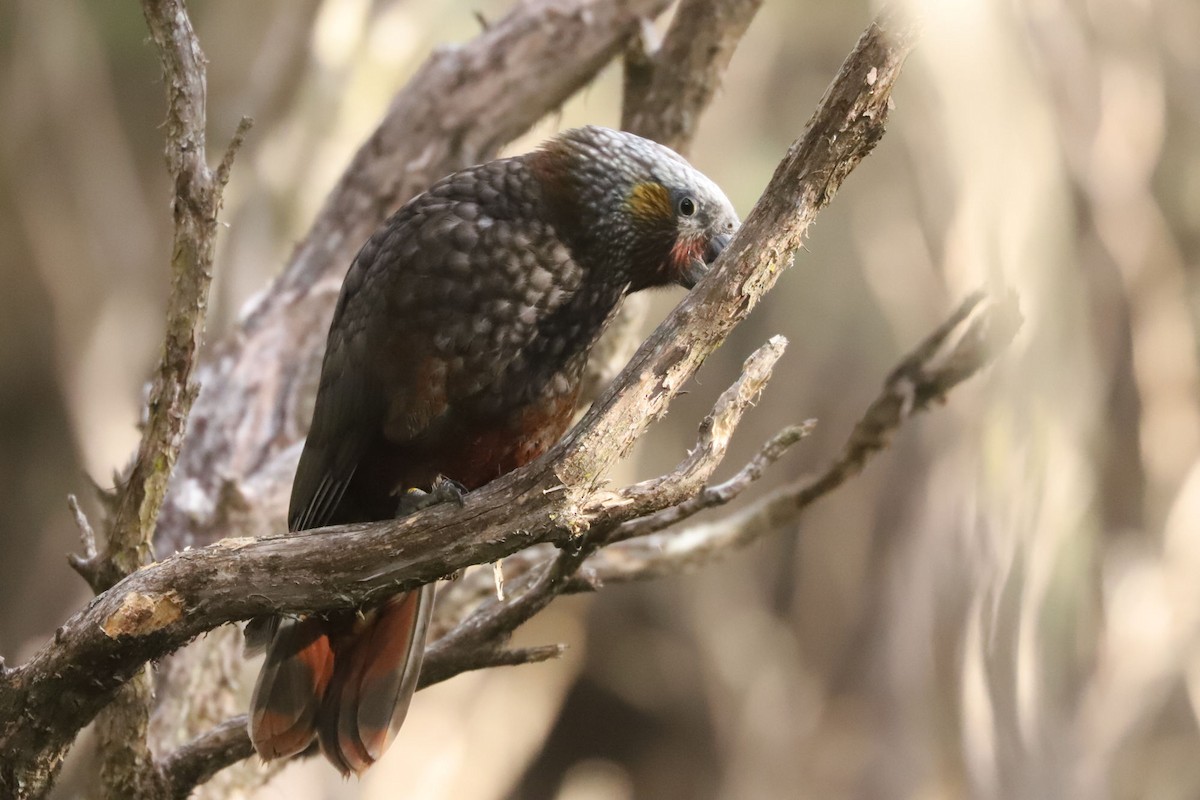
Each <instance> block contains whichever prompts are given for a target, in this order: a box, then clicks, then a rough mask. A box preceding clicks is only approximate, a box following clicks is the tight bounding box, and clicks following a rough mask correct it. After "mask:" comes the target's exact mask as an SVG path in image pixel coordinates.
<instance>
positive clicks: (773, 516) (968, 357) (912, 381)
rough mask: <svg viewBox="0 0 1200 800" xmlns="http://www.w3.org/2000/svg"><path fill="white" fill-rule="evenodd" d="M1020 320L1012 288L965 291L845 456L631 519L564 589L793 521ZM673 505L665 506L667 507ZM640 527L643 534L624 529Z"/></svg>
mask: <svg viewBox="0 0 1200 800" xmlns="http://www.w3.org/2000/svg"><path fill="white" fill-rule="evenodd" d="M1020 325H1021V315H1020V311H1019V309H1018V306H1017V299H1016V296H1015V295H1012V294H1008V295H1006V296H1004V297H1002V298H991V297H987V296H985V295H983V294H981V293H976V294H973V295H971V296H970V297H968V298H967V299H966V300H964V301H963V303H962V304H961V305H960V306H959V307H958V309H957V310H956V311H955V312H954V314H952V315H951V317H950V318H949V319H947V320H946V321H945V322H944V323H942V324H941V325H940V326H939V327H938V328H937V330H935V331H934V332H933V333H932V334H931V335H930V336H929V337H927V338H926V339H925V340H924V341H923V342H922V343H921V344H920V345H919V346H918V347H917V348H916V349H914V350H913V351H912V352H911V353H910V354H909V355H908V356H907V357H905V359H904V360H903V361H901V362H900V364H899V365H898V366H897V367H896V368H895V369H894V370H892V372H891V374H890V375H889V376H888V378H887V380H886V381H885V383H884V387H883V390H882V391H881V392H880V394H879V396H878V397H877V398H876V399H875V400H874V401H873V402H872V403H871V405H870V406H869V407H868V408H867V411H866V413H864V414H863V416H862V418H861V419H860V420H859V421H858V423H857V424H856V425H855V426H854V429H853V430H852V431H851V432H850V435H849V437H847V440H846V444H845V445H844V446H843V448H842V451H841V453H840V455H839V456H838V457H837V458H836V459H834V461H833V463H831V464H830V465H829V466H828V467H826V468H825V470H824V471H822V472H821V473H820V474H819V475H817V476H816V477H815V478H811V479H808V480H802V481H798V482H796V483H794V484H792V485H790V486H785V487H783V488H781V489H777V490H776V491H774V492H773V493H771V494H769V495H768V496H766V497H764V498H763V499H761V500H759V501H758V502H756V503H754V504H753V505H751V506H749V507H747V508H745V509H743V510H742V511H740V512H737V513H734V514H731V515H729V516H727V517H724V518H722V519H719V520H717V521H715V522H711V523H705V524H700V525H695V526H692V527H688V528H684V529H681V530H672V531H666V532H663V533H654V534H652V535H646V534H647V533H649V531H651V530H654V526H653V525H650V524H646V526H645V528H642V527H641V526H642V525H643V524H644V523H649V522H650V521H651V520H654V519H655V517H646V518H644V519H641V520H634V521H631V522H629V523H626V525H625V526H622V527H623V528H624V531H622V530H621V529H618V532H617V534H616V536H615V537H614V539H616V538H624V539H627V541H622V542H620V543H617V544H613V545H612V546H611V547H607V548H605V549H603V550H601V551H600V552H598V553H597V554H595V555H594V556H592V557H590V558H589V559H588V560H587V562H586V563H585V564H584V565H583V567H582V568H581V570H580V575H579V577H578V578H576V579H574V580H572V581H571V582H570V583H569V585H567V586H565V587H564V591H570V592H576V591H592V590H594V589H595V588H596V587H597V586H601V585H606V584H611V583H628V582H631V581H643V580H649V579H652V578H657V577H661V576H663V575H667V574H674V573H678V572H682V571H685V570H689V569H693V568H695V567H698V566H701V565H703V564H707V563H709V562H711V561H713V560H716V559H718V558H723V557H725V556H727V555H729V554H731V553H733V552H735V551H736V550H738V549H740V548H743V547H745V546H747V545H749V544H751V543H752V542H754V541H757V540H758V539H760V538H762V537H763V536H767V535H770V534H773V533H778V532H779V531H781V530H786V529H787V528H788V527H789V526H791V525H793V524H794V523H795V521H796V520H797V519H798V518H799V517H800V515H801V514H802V513H803V511H804V510H805V509H807V508H808V507H809V506H811V505H812V504H813V503H815V502H816V501H817V500H819V499H820V498H822V497H824V496H826V495H827V494H829V493H830V492H832V491H833V490H834V489H836V488H837V487H839V486H840V485H842V484H843V483H844V482H845V481H846V480H848V479H849V478H851V477H853V476H854V475H857V474H858V473H859V472H861V471H862V470H863V468H864V467H865V466H866V463H867V461H868V460H869V459H870V457H871V456H872V455H874V454H876V453H878V452H880V451H882V450H883V449H884V448H886V447H887V445H888V443H889V441H890V440H891V436H892V434H893V433H894V432H895V431H896V430H897V429H898V428H899V427H900V426H901V425H902V424H903V423H904V422H905V421H906V420H908V419H909V418H911V417H912V416H913V415H915V414H917V413H920V412H922V411H925V410H926V409H928V408H929V407H930V406H931V405H932V404H933V403H934V402H936V401H937V400H939V399H941V398H943V397H944V396H945V395H946V393H947V392H949V391H950V390H951V389H953V388H954V387H955V386H957V385H958V384H959V383H961V382H962V381H964V380H966V379H967V378H969V377H971V376H972V375H974V374H975V373H977V372H979V371H980V370H982V369H984V368H986V367H987V366H988V365H989V364H990V363H991V362H992V361H993V359H995V358H996V356H997V355H998V354H999V353H1001V352H1003V351H1004V349H1005V348H1006V347H1007V346H1008V345H1009V344H1010V343H1011V341H1012V339H1013V337H1014V336H1016V333H1017V331H1018V329H1019V328H1020ZM668 513H670V512H669V511H664V512H660V514H668ZM629 532H635V533H634V534H633V535H635V536H637V537H638V538H630V537H629V536H628V535H626V536H622V534H623V533H626V534H627V533H629Z"/></svg>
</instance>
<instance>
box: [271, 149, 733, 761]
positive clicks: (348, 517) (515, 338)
mask: <svg viewBox="0 0 1200 800" xmlns="http://www.w3.org/2000/svg"><path fill="white" fill-rule="evenodd" d="M737 224H738V219H737V215H736V213H735V212H734V210H733V208H732V206H731V205H730V203H729V201H728V200H727V199H726V198H725V195H724V194H722V192H721V190H720V189H719V188H717V186H716V185H715V184H713V182H712V181H710V180H709V179H708V178H706V177H705V176H704V175H702V174H700V173H699V172H698V171H696V170H695V169H694V168H693V167H691V166H690V165H689V164H688V163H687V162H686V161H685V160H684V159H683V158H682V157H680V156H679V155H678V154H676V153H674V152H672V151H671V150H669V149H667V148H665V147H663V146H661V145H658V144H655V143H654V142H651V141H648V140H646V139H643V138H640V137H638V136H634V135H632V134H629V133H622V132H619V131H613V130H608V129H606V128H599V127H586V128H579V129H576V130H571V131H567V132H566V133H563V134H561V135H559V136H558V137H556V138H554V139H552V140H550V141H549V142H547V143H546V144H545V145H543V146H542V147H541V148H540V149H539V150H536V151H535V152H532V153H528V154H526V155H522V156H517V157H515V158H505V159H500V160H498V161H492V162H489V163H487V164H481V165H479V166H475V167H471V168H469V169H465V170H463V171H461V172H456V173H454V174H452V175H449V176H447V177H445V178H443V179H442V180H440V181H438V182H437V183H436V184H434V185H433V186H432V187H431V188H430V189H429V190H428V191H426V192H425V193H423V194H421V195H419V196H417V197H415V198H413V199H412V200H411V201H409V202H408V203H406V204H405V205H404V206H403V207H402V208H400V210H399V211H397V212H396V213H395V214H393V215H392V216H391V218H389V219H388V220H387V222H385V223H384V225H383V227H381V228H380V229H379V230H378V231H376V232H375V234H374V235H372V236H371V238H370V239H369V240H368V241H367V243H366V244H365V245H363V247H362V249H361V250H360V251H359V253H358V255H357V256H356V257H355V259H354V262H353V263H352V264H351V265H350V270H349V272H348V273H347V275H346V280H345V284H344V285H343V287H342V292H341V296H340V297H339V299H338V303H337V309H336V311H335V313H334V317H333V323H332V325H331V326H330V330H329V340H328V345H327V349H326V353H325V361H324V364H323V367H322V372H321V379H320V384H319V388H318V391H317V399H316V406H315V409H314V412H313V420H312V427H311V429H310V431H309V434H308V440H307V442H306V443H305V446H304V452H303V454H302V455H301V457H300V465H299V468H298V469H297V472H296V478H295V482H294V483H293V485H292V495H291V505H290V509H289V512H288V526H289V528H290V529H291V530H306V529H309V528H318V527H322V526H326V525H333V524H339V523H351V522H365V521H376V520H383V519H389V518H392V517H394V516H395V515H396V514H397V513H398V512H402V511H403V510H404V497H405V496H406V494H407V493H409V492H410V491H411V490H413V489H419V490H426V491H428V490H431V487H432V486H433V485H434V484H435V483H437V482H438V481H439V480H440V479H441V478H442V477H443V476H444V477H445V478H449V479H452V480H453V481H456V482H458V483H460V484H461V485H462V486H464V487H466V488H467V489H475V488H478V487H480V486H482V485H483V484H485V483H487V482H488V481H491V480H492V479H494V478H496V477H498V476H500V475H503V474H505V473H507V472H509V471H510V470H513V469H516V468H517V467H519V466H521V465H523V464H526V463H528V462H529V461H531V460H533V459H535V458H537V457H538V456H539V455H540V454H542V453H543V452H545V451H546V449H547V448H549V447H550V446H551V445H552V444H553V443H554V442H555V441H556V440H557V439H558V438H559V437H560V436H561V435H562V434H563V432H564V431H565V430H566V427H567V425H568V423H569V422H570V420H571V417H572V414H573V413H574V411H575V406H576V401H577V400H578V395H579V386H580V380H581V377H582V375H583V371H584V367H585V365H586V364H587V359H588V353H589V351H590V350H591V348H592V345H593V344H594V343H595V342H596V339H597V338H598V337H599V336H600V333H601V331H602V330H603V329H604V326H605V325H606V323H607V322H608V320H609V319H610V318H611V317H612V315H613V313H614V311H615V310H616V309H617V307H618V305H619V304H620V302H621V299H622V297H623V296H624V295H625V294H626V293H628V292H634V291H638V290H640V289H646V288H651V287H656V286H666V285H669V284H681V285H683V286H685V287H691V286H692V285H693V284H694V283H695V282H696V281H697V280H698V279H699V277H700V276H701V275H703V273H704V271H705V270H706V268H707V264H709V263H711V262H712V260H713V259H714V258H715V257H716V256H717V255H718V254H719V253H720V252H721V250H722V248H724V246H725V244H726V243H727V241H728V239H729V236H730V234H732V233H733V231H734V229H735V228H736V227H737ZM433 597H434V588H433V586H432V585H429V586H425V587H424V588H423V589H421V590H418V591H414V592H409V593H406V594H401V595H397V596H395V597H393V598H391V599H389V600H387V601H385V602H384V603H382V604H381V605H378V606H375V607H372V608H367V609H359V610H357V611H347V612H344V613H333V614H319V615H318V614H313V615H309V616H305V617H301V618H298V619H296V618H286V619H283V618H275V619H272V620H259V621H255V622H252V624H251V626H250V628H248V631H247V638H248V644H249V645H250V646H251V647H253V642H252V641H250V640H253V639H258V641H259V643H260V646H265V647H266V651H267V653H266V660H265V662H264V664H263V667H262V672H261V673H260V674H259V678H258V684H257V686H256V687H255V690H254V697H253V700H252V701H251V714H250V737H251V739H252V740H253V742H254V747H255V749H256V750H257V751H258V753H259V755H261V756H262V757H263V758H264V759H273V758H282V757H286V756H290V755H293V754H295V753H299V752H301V751H303V750H305V749H306V748H308V747H309V746H310V745H311V743H312V741H313V739H314V737H315V738H316V739H317V740H319V742H320V747H321V750H322V751H323V752H324V754H325V756H326V757H327V758H328V759H329V760H330V762H332V763H333V765H334V766H335V767H337V768H338V769H339V770H340V771H341V772H343V773H350V772H356V773H358V772H362V771H363V770H364V769H366V768H367V767H368V766H370V765H371V764H372V763H373V762H375V761H376V760H378V759H379V757H380V756H381V755H382V754H383V752H384V750H385V749H386V748H387V746H388V744H389V743H390V742H391V740H392V738H393V737H394V736H395V734H396V731H397V729H398V728H399V726H400V723H401V722H402V721H403V719H404V715H405V713H406V711H407V709H408V704H409V700H410V699H411V697H412V693H413V690H414V689H415V688H416V685H417V675H418V672H419V670H420V667H421V657H422V653H423V650H424V646H425V630H426V627H427V625H428V622H429V617H430V613H431V610H432V607H433Z"/></svg>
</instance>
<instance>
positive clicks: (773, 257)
mask: <svg viewBox="0 0 1200 800" xmlns="http://www.w3.org/2000/svg"><path fill="white" fill-rule="evenodd" d="M913 38H914V31H913V30H912V29H911V28H910V27H909V26H907V25H905V24H903V23H899V22H897V21H896V20H894V19H892V18H890V17H882V18H881V19H880V20H879V21H877V22H876V23H875V24H872V25H871V26H870V27H869V28H868V30H867V31H866V32H865V33H864V34H863V36H862V38H861V39H860V40H859V43H858V45H857V46H856V48H855V49H854V51H853V52H852V53H851V55H850V56H849V57H848V58H847V60H846V62H845V64H844V65H843V67H842V69H841V71H840V73H839V75H838V77H837V78H836V79H835V81H834V82H833V84H831V86H830V88H829V90H828V91H827V92H826V95H825V97H824V98H823V99H822V102H821V104H820V106H819V107H818V109H817V112H816V113H815V115H814V117H813V119H812V121H811V122H810V124H809V127H808V129H807V131H806V133H805V135H804V136H803V137H802V138H801V139H800V140H799V141H797V143H796V144H795V145H793V147H792V148H791V150H790V151H789V153H788V155H787V157H786V158H785V159H784V161H783V162H781V164H780V165H779V167H778V169H777V170H776V173H775V176H774V177H773V178H772V181H771V183H770V185H769V186H768V187H767V189H766V191H765V192H764V195H763V197H762V198H761V199H760V201H759V203H758V204H757V205H756V206H755V209H754V211H753V212H752V213H751V214H750V216H749V218H748V219H747V221H746V224H745V225H744V226H743V228H742V230H741V231H740V232H739V233H738V235H737V236H736V237H735V239H734V241H733V242H732V243H731V244H730V246H729V248H728V249H727V250H726V252H725V254H724V255H723V256H722V258H721V259H720V260H719V261H718V263H717V264H716V265H715V266H714V269H713V271H712V273H711V274H710V275H709V276H708V277H707V278H706V279H705V280H704V281H703V282H702V283H701V284H700V286H698V287H697V288H696V289H695V290H694V291H693V292H692V293H691V294H690V295H689V296H688V297H687V298H686V299H685V300H684V302H683V303H681V304H680V306H679V307H678V308H677V309H676V310H675V311H674V312H673V313H672V314H671V315H670V317H668V319H667V320H666V321H665V322H664V323H663V324H662V325H661V326H660V327H659V329H658V330H657V331H656V332H655V334H654V336H652V337H651V339H650V340H649V341H648V342H647V343H646V344H645V345H643V347H642V348H641V349H640V350H639V351H638V353H637V355H635V357H634V359H633V361H632V362H631V363H630V365H629V366H628V367H627V368H626V369H625V370H624V371H623V372H622V374H621V376H620V377H618V379H617V380H616V381H615V382H614V384H613V385H612V386H611V387H610V388H609V389H608V390H607V391H606V392H605V393H604V395H603V396H602V397H601V398H600V400H599V401H597V403H596V404H595V405H594V406H593V408H592V410H591V411H590V412H589V413H588V414H587V415H586V416H585V418H584V420H583V421H582V422H581V423H580V424H579V425H578V426H576V428H575V429H573V431H572V432H571V433H570V434H569V435H568V436H567V437H566V438H565V439H564V440H563V441H562V442H560V443H559V444H558V445H557V446H556V447H555V448H553V449H552V450H551V451H550V452H549V453H547V454H546V456H545V457H543V458H541V459H539V460H538V461H536V462H535V463H533V464H531V465H529V466H528V467H526V468H523V469H521V470H519V471H517V472H515V473H512V474H511V475H508V476H506V477H504V478H502V479H500V480H498V481H496V482H494V483H492V484H490V485H488V486H487V487H484V488H483V489H480V490H479V491H476V492H472V493H471V494H470V495H468V496H467V498H466V501H465V507H464V508H462V509H457V508H446V507H435V508H431V509H428V510H426V511H423V512H421V513H419V514H417V515H414V516H412V517H408V518H405V519H403V520H398V521H392V522H383V523H373V524H369V525H348V526H337V527H332V528H327V529H322V530H320V531H313V532H304V533H299V534H287V535H281V536H271V537H266V538H261V539H257V540H252V539H232V540H226V541H223V542H220V543H218V544H216V545H212V546H209V547H204V548H201V549H197V550H191V551H187V552H182V553H178V554H176V555H174V556H171V557H169V558H166V559H164V560H163V561H161V562H158V563H156V564H152V565H150V566H147V567H145V568H143V569H141V570H139V571H137V572H135V573H133V574H132V575H130V576H128V577H126V578H125V579H123V580H122V581H120V582H119V583H117V584H116V585H115V586H113V587H112V588H110V589H108V590H107V591H105V592H103V593H102V594H101V595H100V596H98V597H97V598H96V599H95V600H94V601H93V602H92V603H91V604H90V605H89V606H88V607H87V608H86V609H84V610H83V611H81V612H79V613H78V614H76V615H75V616H74V617H72V619H71V620H69V621H68V622H67V623H66V624H64V625H63V627H62V628H60V629H59V631H58V633H57V635H56V637H55V641H54V642H52V643H50V644H48V645H47V646H46V647H44V648H42V649H41V650H40V651H38V652H37V653H36V654H35V655H34V656H33V658H31V659H30V660H29V661H28V662H27V663H26V664H23V665H22V666H20V667H17V668H15V669H11V670H7V671H6V672H5V673H4V674H3V676H0V749H2V750H3V751H4V752H6V753H8V754H15V755H13V756H10V758H9V759H8V760H7V761H6V763H5V764H4V765H3V766H2V767H0V782H3V783H4V784H6V785H7V786H26V785H28V784H26V783H25V780H26V778H27V776H29V775H31V774H44V772H45V771H46V770H47V769H49V770H52V769H53V765H54V764H55V763H56V762H57V759H58V758H59V757H60V756H61V753H62V752H63V750H64V749H65V748H66V746H67V745H68V744H69V742H70V740H71V739H72V738H73V736H74V734H75V732H76V731H77V730H78V729H79V728H80V727H81V726H82V725H84V724H86V723H87V722H88V721H89V720H90V719H91V718H92V717H93V716H94V715H95V713H96V712H97V711H98V710H99V709H100V708H101V707H103V705H105V704H106V703H107V702H109V701H110V700H111V697H112V694H113V692H114V691H115V690H116V689H117V688H118V687H119V686H121V685H122V684H123V683H124V682H125V681H127V680H128V679H129V678H130V677H132V676H133V675H134V674H135V673H136V672H137V671H138V670H140V669H141V667H142V665H143V664H145V663H146V662H147V661H148V660H151V659H154V658H159V657H161V656H162V655H164V654H166V653H168V652H170V651H171V650H172V649H174V648H176V647H178V646H179V645H181V644H183V643H184V642H186V641H188V640H189V639H191V638H193V637H195V636H197V635H199V634H200V633H203V632H204V631H207V630H211V629H212V628H214V627H216V626H217V625H220V624H222V623H225V622H230V621H235V620H239V619H245V618H248V617H250V616H255V615H259V614H267V613H300V612H306V611H316V610H325V609H332V608H344V607H349V606H355V605H359V604H363V603H368V602H371V601H372V600H375V599H378V598H379V597H381V596H383V595H386V594H391V593H394V592H396V591H400V590H405V589H411V588H414V587H416V586H418V585H420V584H421V583H426V582H429V581H431V580H435V579H437V578H439V577H442V576H445V575H447V574H450V573H453V572H455V571H457V570H459V569H462V568H463V567H466V566H468V565H471V564H478V563H484V562H489V561H494V560H496V559H498V558H500V557H503V556H504V555H507V554H510V553H513V552H516V551H517V550H520V549H522V548H524V547H526V546H528V545H531V544H536V543H539V542H551V543H554V544H558V545H560V546H562V547H564V548H567V552H571V548H575V547H578V545H579V543H580V542H581V541H582V542H584V543H585V544H586V543H587V542H588V538H587V537H588V536H590V535H593V533H594V532H602V531H611V530H615V529H617V528H618V526H620V525H622V524H623V523H626V522H629V521H630V520H634V519H638V518H641V517H645V516H647V515H650V514H653V513H656V512H658V511H662V510H663V509H666V508H670V507H674V506H678V505H679V504H681V503H684V502H686V501H687V500H688V498H689V497H690V496H693V495H694V494H695V493H696V492H697V491H699V490H700V489H701V488H702V484H701V485H700V486H696V485H693V484H692V482H690V481H688V480H669V479H668V480H665V481H663V482H661V484H660V485H658V486H657V487H655V488H653V489H651V488H650V487H648V486H646V485H645V484H639V485H635V486H632V487H626V488H625V489H622V490H620V491H617V492H612V491H606V490H604V488H603V481H604V475H605V474H606V472H607V470H608V468H609V467H611V465H612V464H613V463H615V461H616V460H618V459H619V458H621V457H622V456H623V455H625V454H626V453H627V452H628V449H629V447H630V446H631V445H632V443H633V441H634V440H635V439H636V438H637V436H638V435H640V433H641V432H642V431H643V430H644V429H645V427H646V425H648V424H649V423H650V422H651V421H653V420H654V419H656V418H657V417H659V416H661V414H663V413H664V412H665V410H666V407H667V404H668V403H669V402H670V400H671V399H672V398H673V397H674V396H675V395H676V394H677V393H678V391H679V390H680V388H681V387H682V385H683V384H684V382H685V381H686V380H687V379H688V378H689V377H690V376H691V375H692V374H693V373H694V371H695V370H696V369H697V368H698V367H699V365H700V363H701V362H702V361H703V359H704V357H705V356H707V355H708V354H709V353H710V352H712V350H713V349H715V347H716V346H717V345H718V344H719V343H720V342H721V341H722V340H723V339H724V337H725V336H726V335H727V334H728V333H729V331H730V330H731V329H732V327H733V326H734V325H735V324H737V322H739V321H740V320H742V319H744V318H745V316H746V315H747V314H748V313H749V311H750V310H751V308H752V307H753V306H754V305H755V304H756V303H757V301H758V300H759V299H760V298H761V297H762V295H763V294H764V293H765V292H766V291H767V290H768V289H769V288H770V286H771V285H773V283H774V281H775V279H776V277H777V276H778V273H779V272H780V271H781V270H782V269H783V268H784V267H786V266H787V264H788V263H789V262H790V259H791V253H792V251H793V250H794V249H796V248H797V247H798V246H799V244H800V242H801V240H802V237H803V233H804V231H805V230H806V228H807V226H808V225H809V224H810V223H811V222H812V220H813V219H814V217H815V216H816V214H817V212H818V211H819V210H820V209H821V208H822V207H824V205H826V204H827V203H828V202H829V200H830V199H831V198H832V196H833V194H834V192H836V190H837V188H838V186H840V184H841V182H842V180H843V179H844V178H845V177H846V175H848V174H849V172H850V171H851V170H852V169H853V167H854V166H855V165H856V164H857V163H858V162H859V161H860V160H861V159H862V158H863V157H865V156H866V154H867V153H869V152H870V150H871V149H872V148H873V146H874V145H875V143H876V142H877V141H878V140H879V138H880V137H881V136H882V134H883V126H884V122H885V120H886V117H887V112H888V103H889V98H890V92H891V89H892V86H893V84H894V82H895V80H896V78H897V77H898V75H899V71H900V68H901V66H902V64H903V61H904V58H905V56H906V55H907V53H908V51H909V49H910V48H911V46H912V43H913ZM292 277H296V276H292ZM285 280H286V279H285ZM581 537H582V539H581ZM39 771H42V772H41V773H39Z"/></svg>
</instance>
